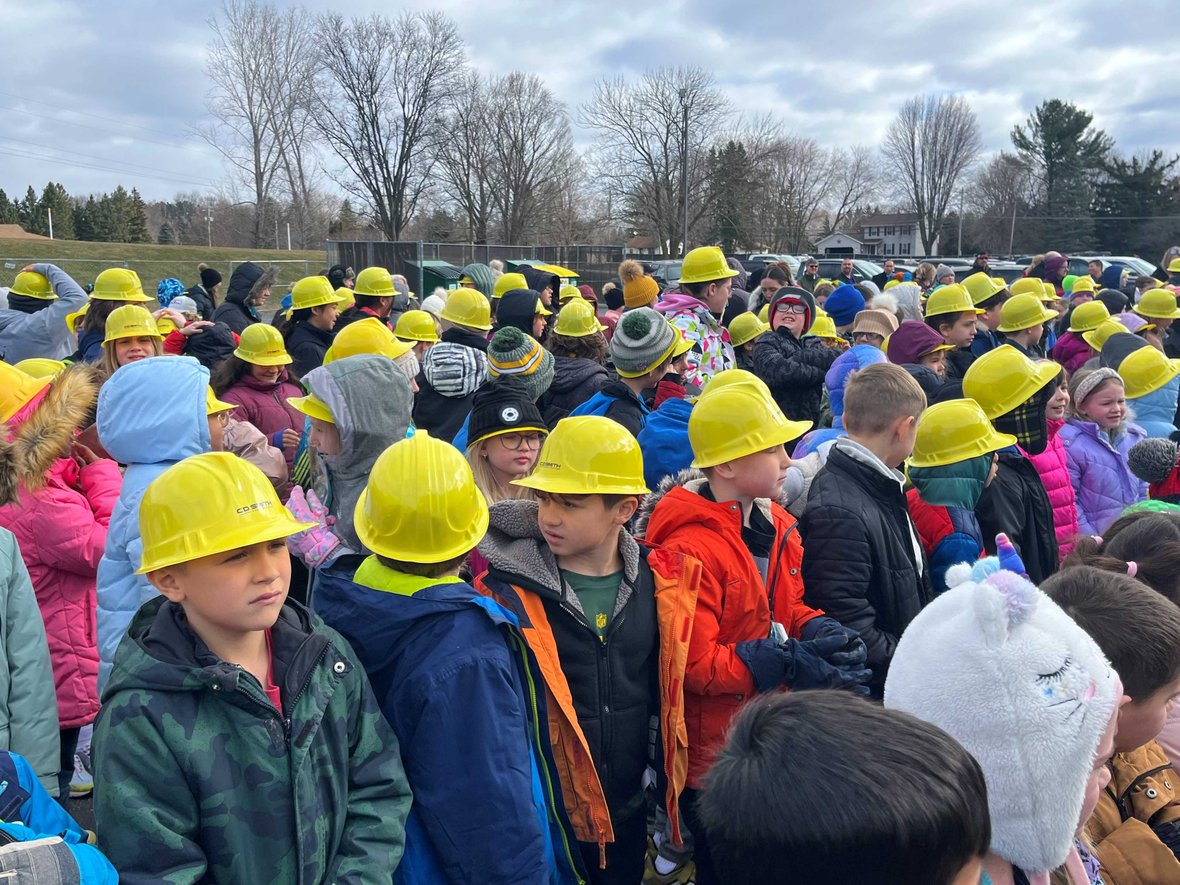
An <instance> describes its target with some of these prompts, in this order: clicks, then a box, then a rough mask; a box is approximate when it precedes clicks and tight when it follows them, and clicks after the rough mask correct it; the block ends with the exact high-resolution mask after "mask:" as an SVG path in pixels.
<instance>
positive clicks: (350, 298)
mask: <svg viewBox="0 0 1180 885" xmlns="http://www.w3.org/2000/svg"><path fill="white" fill-rule="evenodd" d="M336 302H337V304H338V305H339V306H340V309H341V310H348V309H349V308H350V307H352V306H353V305H354V304H356V294H355V293H354V292H353V291H352V289H350V288H348V286H341V287H340V288H339V289H337V290H336Z"/></svg>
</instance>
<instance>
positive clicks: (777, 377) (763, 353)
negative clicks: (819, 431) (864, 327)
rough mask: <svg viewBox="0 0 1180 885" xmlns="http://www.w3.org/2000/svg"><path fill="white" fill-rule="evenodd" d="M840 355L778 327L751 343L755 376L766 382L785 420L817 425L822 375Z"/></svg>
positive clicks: (836, 351) (815, 341)
mask: <svg viewBox="0 0 1180 885" xmlns="http://www.w3.org/2000/svg"><path fill="white" fill-rule="evenodd" d="M839 355H840V352H839V351H838V350H836V349H834V348H831V347H824V346H823V344H822V343H821V342H820V340H819V339H818V338H804V339H803V340H800V339H798V338H796V337H795V336H794V335H792V334H791V333H790V331H789V330H788V329H787V328H786V327H784V326H779V328H778V330H777V331H775V332H772V333H770V334H763V335H759V336H758V340H757V341H756V342H755V343H754V374H755V375H757V376H758V377H759V378H761V379H762V380H763V381H765V382H766V386H767V387H769V388H770V392H771V393H772V394H773V395H774V399H775V402H777V403H778V405H779V408H780V409H782V410H783V412H784V413H785V414H786V416H787V417H788V418H791V419H793V420H795V421H812V422H818V421H819V407H820V401H821V400H822V399H823V393H824V375H826V374H827V371H828V369H830V368H831V367H832V363H834V362H835V361H836V357H838V356H839Z"/></svg>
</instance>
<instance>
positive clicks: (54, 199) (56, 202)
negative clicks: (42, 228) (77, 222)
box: [41, 181, 75, 240]
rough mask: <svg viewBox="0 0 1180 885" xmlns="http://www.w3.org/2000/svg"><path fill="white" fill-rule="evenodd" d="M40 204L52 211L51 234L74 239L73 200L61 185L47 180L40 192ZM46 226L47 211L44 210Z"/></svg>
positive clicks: (59, 237) (64, 238)
mask: <svg viewBox="0 0 1180 885" xmlns="http://www.w3.org/2000/svg"><path fill="white" fill-rule="evenodd" d="M41 206H42V208H43V209H46V210H52V211H53V235H54V236H55V237H56V238H57V239H59V240H72V239H74V238H75V237H74V201H73V200H71V199H70V195H69V194H68V193H67V192H66V189H65V187H64V186H63V185H61V184H57V183H55V182H52V181H51V182H49V183H48V184H47V185H45V190H43V191H42V192H41ZM46 226H48V212H46Z"/></svg>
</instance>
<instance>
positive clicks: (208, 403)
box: [205, 384, 237, 415]
mask: <svg viewBox="0 0 1180 885" xmlns="http://www.w3.org/2000/svg"><path fill="white" fill-rule="evenodd" d="M236 408H237V406H236V405H235V404H234V403H227V402H222V401H221V400H219V399H218V398H217V394H215V393H214V392H213V388H212V387H210V386H209V385H207V384H206V385H205V414H206V415H216V414H218V413H220V412H228V411H229V410H230V409H236Z"/></svg>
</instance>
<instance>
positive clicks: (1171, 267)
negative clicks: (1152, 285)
mask: <svg viewBox="0 0 1180 885" xmlns="http://www.w3.org/2000/svg"><path fill="white" fill-rule="evenodd" d="M1167 273H1180V258H1173V259H1172V260H1171V261H1169V262H1168V269H1167Z"/></svg>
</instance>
